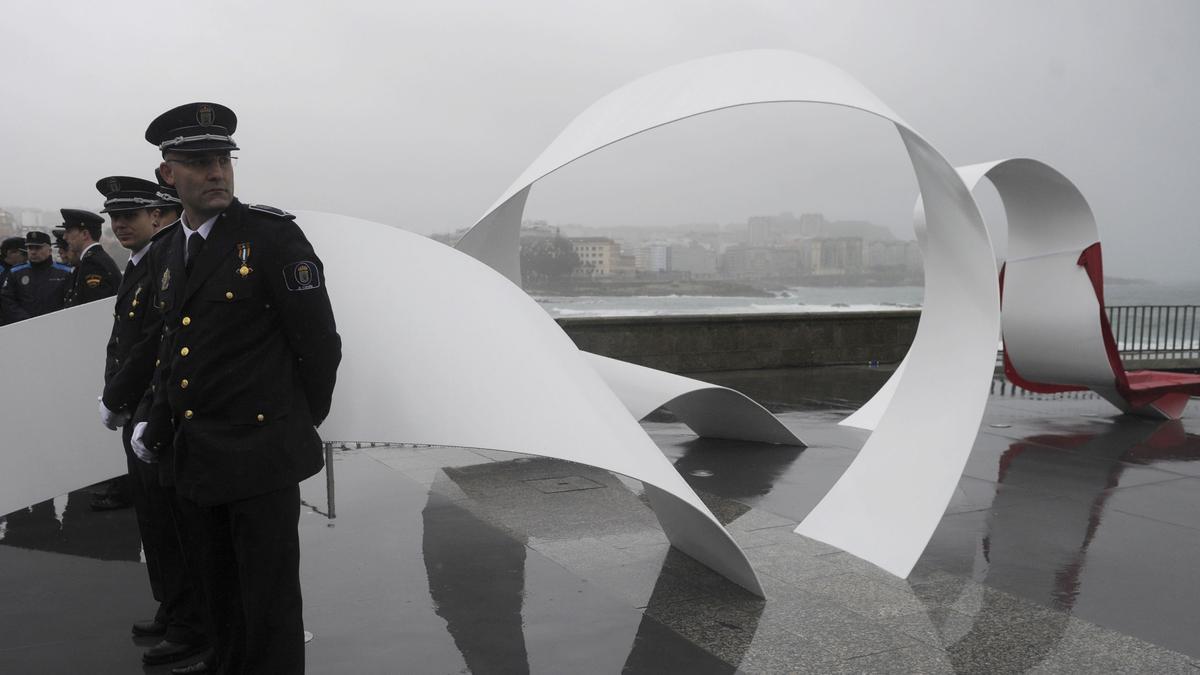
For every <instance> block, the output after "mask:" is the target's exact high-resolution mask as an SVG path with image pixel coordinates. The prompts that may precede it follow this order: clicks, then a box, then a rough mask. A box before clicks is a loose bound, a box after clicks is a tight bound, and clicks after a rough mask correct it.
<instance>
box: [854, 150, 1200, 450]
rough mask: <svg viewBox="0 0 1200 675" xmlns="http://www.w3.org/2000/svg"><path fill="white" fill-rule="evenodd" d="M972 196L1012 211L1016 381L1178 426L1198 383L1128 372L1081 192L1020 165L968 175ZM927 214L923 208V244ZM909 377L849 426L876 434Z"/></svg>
mask: <svg viewBox="0 0 1200 675" xmlns="http://www.w3.org/2000/svg"><path fill="white" fill-rule="evenodd" d="M958 173H959V176H960V177H961V178H962V179H963V182H965V183H966V185H967V186H968V187H969V188H970V189H971V190H972V191H974V190H975V188H976V187H977V186H978V185H979V183H980V182H982V181H983V179H985V178H986V179H988V180H989V181H991V183H992V185H994V186H995V188H996V190H997V192H998V193H999V194H1000V198H1001V200H1002V202H1003V204H1004V210H1005V215H1006V217H1007V220H1008V239H1009V247H1008V248H1009V251H1008V257H1007V262H1006V263H1005V267H1004V272H1003V273H1002V274H1001V286H1002V291H1003V293H1002V295H1003V311H1002V315H1001V332H1002V334H1003V338H1004V365H1005V372H1006V375H1007V376H1008V379H1009V380H1011V381H1012V382H1014V383H1015V384H1017V385H1018V386H1020V387H1022V388H1024V389H1027V390H1029V391H1034V392H1038V393H1055V392H1064V391H1079V390H1085V389H1091V390H1092V391H1095V392H1096V393H1097V394H1099V395H1100V396H1101V397H1103V398H1104V399H1105V400H1107V401H1108V402H1110V403H1112V404H1113V405H1114V406H1116V407H1117V408H1118V409H1119V410H1121V411H1122V412H1125V413H1130V414H1136V415H1141V416H1145V417H1152V418H1158V419H1178V418H1179V417H1180V416H1181V415H1182V414H1183V409H1184V408H1185V407H1186V406H1187V402H1188V400H1189V397H1190V396H1193V395H1197V394H1200V376H1196V375H1191V374H1186V373H1172V372H1163V371H1152V370H1142V371H1133V372H1126V370H1125V366H1124V365H1123V364H1122V362H1121V357H1120V354H1119V353H1118V352H1117V344H1116V340H1115V339H1114V338H1113V334H1112V329H1111V327H1110V326H1109V323H1108V316H1107V315H1106V314H1105V312H1104V295H1103V293H1104V274H1103V269H1102V264H1101V263H1102V261H1101V255H1100V233H1099V230H1098V228H1097V227H1096V219H1095V216H1094V215H1093V214H1092V210H1091V207H1090V206H1089V205H1088V203H1087V200H1086V199H1085V198H1084V196H1083V194H1082V193H1081V192H1080V191H1079V189H1078V188H1077V187H1076V186H1075V185H1074V184H1073V183H1072V182H1071V181H1070V180H1069V179H1068V178H1067V177H1066V176H1064V175H1062V174H1061V173H1059V172H1058V171H1057V170H1055V169H1054V168H1053V167H1051V166H1049V165H1047V164H1045V163H1043V162H1039V161H1037V160H1034V159H1027V158H1013V159H1004V160H998V161H993V162H984V163H981V164H972V165H970V166H964V167H960V168H959V169H958ZM924 219H925V211H924V208H923V206H922V203H921V201H920V200H918V201H917V206H916V210H915V213H914V223H915V226H916V231H917V235H918V237H917V238H918V241H920V240H921V239H922V237H921V234H922V233H923V231H924ZM904 369H905V362H901V363H900V365H899V366H898V367H897V369H896V372H895V373H894V374H893V375H892V377H891V378H890V379H889V380H888V381H887V382H886V383H885V384H884V386H883V387H882V388H880V390H879V391H878V392H876V394H875V395H874V396H873V397H872V398H871V399H870V400H869V401H867V403H865V404H864V405H863V406H862V407H861V408H859V409H858V410H857V411H855V412H854V414H852V415H850V416H849V417H847V418H846V419H845V420H842V422H841V423H842V424H844V425H847V426H853V427H858V428H861V429H873V428H874V427H875V424H876V423H877V422H878V418H879V415H880V414H881V413H882V411H883V410H884V409H886V408H887V405H888V402H889V401H890V400H891V397H892V392H893V391H894V389H895V384H896V382H897V381H898V379H899V378H900V377H902V373H903V371H904Z"/></svg>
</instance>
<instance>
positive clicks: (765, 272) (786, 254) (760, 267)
mask: <svg viewBox="0 0 1200 675" xmlns="http://www.w3.org/2000/svg"><path fill="white" fill-rule="evenodd" d="M721 265H722V270H723V271H724V272H725V275H726V276H728V277H730V278H732V279H779V278H793V277H796V276H798V275H799V274H800V251H799V250H798V249H795V248H776V247H770V246H733V247H730V248H729V249H726V251H725V253H724V254H723V255H722V263H721Z"/></svg>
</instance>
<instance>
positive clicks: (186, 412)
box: [183, 410, 192, 420]
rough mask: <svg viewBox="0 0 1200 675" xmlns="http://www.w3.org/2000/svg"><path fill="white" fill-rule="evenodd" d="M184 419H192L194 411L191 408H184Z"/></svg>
mask: <svg viewBox="0 0 1200 675" xmlns="http://www.w3.org/2000/svg"><path fill="white" fill-rule="evenodd" d="M183 419H185V420H190V419H192V411H191V410H184V411H183Z"/></svg>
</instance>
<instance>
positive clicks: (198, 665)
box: [171, 661, 208, 675]
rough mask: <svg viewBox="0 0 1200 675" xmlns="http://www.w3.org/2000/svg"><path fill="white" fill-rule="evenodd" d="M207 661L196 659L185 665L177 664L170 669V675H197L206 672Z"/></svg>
mask: <svg viewBox="0 0 1200 675" xmlns="http://www.w3.org/2000/svg"><path fill="white" fill-rule="evenodd" d="M207 672H208V663H207V662H205V661H197V662H195V663H191V664H188V665H186V666H178V667H175V668H172V669H171V675H197V674H198V673H207Z"/></svg>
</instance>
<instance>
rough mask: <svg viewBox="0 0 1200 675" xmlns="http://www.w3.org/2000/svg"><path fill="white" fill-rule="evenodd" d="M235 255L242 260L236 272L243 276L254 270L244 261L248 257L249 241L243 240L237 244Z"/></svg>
mask: <svg viewBox="0 0 1200 675" xmlns="http://www.w3.org/2000/svg"><path fill="white" fill-rule="evenodd" d="M237 257H238V260H241V261H242V266H241V267H239V268H238V271H237V273H238V274H240V275H242V277H243V278H244V277H245V276H246V275H248V274H250V273H251V272H253V271H254V269H253V268H251V267H250V266H249V265H247V264H246V262H247V261H248V260H249V259H250V242H243V243H241V244H238V245H237Z"/></svg>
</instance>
